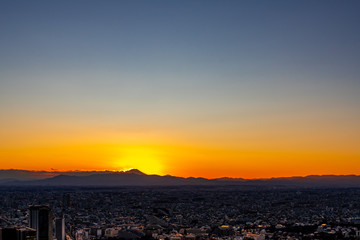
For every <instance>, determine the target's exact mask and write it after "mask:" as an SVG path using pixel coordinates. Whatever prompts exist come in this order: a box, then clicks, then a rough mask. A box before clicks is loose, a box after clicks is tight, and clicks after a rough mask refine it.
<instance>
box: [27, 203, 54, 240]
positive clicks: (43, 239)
mask: <svg viewBox="0 0 360 240" xmlns="http://www.w3.org/2000/svg"><path fill="white" fill-rule="evenodd" d="M29 222H30V228H33V229H35V230H36V240H52V239H53V216H52V211H51V208H50V207H49V206H46V205H36V206H30V221H29Z"/></svg>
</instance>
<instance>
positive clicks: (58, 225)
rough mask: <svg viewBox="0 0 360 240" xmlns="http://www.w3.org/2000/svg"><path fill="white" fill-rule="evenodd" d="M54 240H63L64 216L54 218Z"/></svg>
mask: <svg viewBox="0 0 360 240" xmlns="http://www.w3.org/2000/svg"><path fill="white" fill-rule="evenodd" d="M55 237H56V240H65V219H64V217H61V218H56V219H55Z"/></svg>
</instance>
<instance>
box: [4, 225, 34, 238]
mask: <svg viewBox="0 0 360 240" xmlns="http://www.w3.org/2000/svg"><path fill="white" fill-rule="evenodd" d="M0 240H36V230H34V229H31V228H18V227H7V228H3V229H0Z"/></svg>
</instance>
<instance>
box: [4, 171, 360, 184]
mask: <svg viewBox="0 0 360 240" xmlns="http://www.w3.org/2000/svg"><path fill="white" fill-rule="evenodd" d="M41 174H43V175H41ZM53 175H55V176H53ZM0 185H1V186H95V187H120V186H187V185H194V186H195V185H199V186H225V185H226V186H242V187H255V188H256V187H265V188H344V187H346V188H350V187H351V188H357V187H360V176H358V175H311V176H306V177H282V178H270V179H243V178H217V179H206V178H194V177H189V178H183V177H175V176H170V175H166V176H159V175H147V174H145V173H143V172H141V171H140V170H138V169H131V170H128V171H120V172H112V171H99V172H76V171H75V172H63V173H59V172H56V173H54V172H33V171H24V170H0Z"/></svg>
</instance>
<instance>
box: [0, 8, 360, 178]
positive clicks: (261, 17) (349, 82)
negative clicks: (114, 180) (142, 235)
mask: <svg viewBox="0 0 360 240" xmlns="http://www.w3.org/2000/svg"><path fill="white" fill-rule="evenodd" d="M40 2H41V3H40ZM40 2H39V3H37V4H32V3H30V1H28V2H26V1H24V2H23V4H19V5H17V4H15V3H12V2H11V1H8V2H7V3H6V4H3V5H4V6H3V7H1V8H0V18H1V19H0V29H1V33H2V34H1V35H2V36H3V37H0V49H1V56H2V57H1V59H0V111H1V113H0V169H26V170H47V171H53V170H57V171H73V170H74V171H75V170H96V171H100V170H111V171H120V170H126V169H132V168H133V169H139V170H141V171H143V172H144V173H146V174H159V175H167V174H170V175H174V176H183V177H190V176H193V177H207V178H217V177H225V176H227V177H238V178H270V177H283V176H305V175H312V174H319V175H322V174H337V175H339V174H360V124H359V123H360V107H359V103H360V81H359V76H360V70H359V69H360V68H359V63H360V48H359V44H358V43H359V39H360V38H359V37H360V31H359V27H358V26H357V24H355V23H358V22H360V19H359V14H358V11H356V10H355V9H356V8H354V7H351V4H349V5H347V4H340V2H339V3H335V2H331V4H330V3H329V5H327V4H325V3H320V2H314V3H312V5H311V6H309V5H308V4H305V3H304V2H301V1H298V2H293V3H291V4H290V3H287V2H286V4H285V2H283V3H284V4H280V5H281V6H280V5H279V6H278V5H277V4H278V3H274V2H271V1H261V2H262V4H258V3H256V1H255V2H253V1H245V2H243V1H226V3H223V2H222V1H209V2H208V3H207V4H204V5H203V4H198V3H197V2H193V1H188V2H182V1H175V2H173V1H162V2H161V4H160V3H159V2H153V3H152V1H139V2H133V1H109V2H107V3H106V4H105V3H100V2H96V1H94V2H93V1H91V2H92V3H91V4H89V5H88V6H87V7H86V8H84V6H83V3H80V2H68V3H67V4H62V3H60V2H58V3H56V2H47V1H40ZM307 3H308V2H307ZM269 9H271V11H270V10H269Z"/></svg>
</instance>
